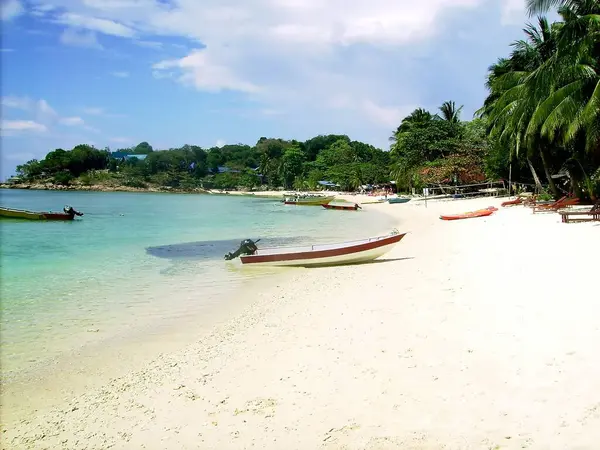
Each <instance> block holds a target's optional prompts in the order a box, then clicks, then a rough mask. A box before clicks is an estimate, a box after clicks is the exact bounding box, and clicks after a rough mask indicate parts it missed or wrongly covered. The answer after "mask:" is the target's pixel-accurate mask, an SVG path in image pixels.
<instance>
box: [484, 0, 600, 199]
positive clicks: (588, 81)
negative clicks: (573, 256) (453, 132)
mask: <svg viewBox="0 0 600 450" xmlns="http://www.w3.org/2000/svg"><path fill="white" fill-rule="evenodd" d="M549 6H558V12H559V15H560V17H561V20H560V21H558V22H556V23H552V24H550V23H549V22H548V20H547V19H545V18H543V17H540V18H538V24H537V26H534V25H532V24H528V25H527V27H526V28H525V29H524V32H525V35H526V39H525V40H521V41H517V42H515V43H513V45H512V46H513V51H512V53H511V54H510V55H509V57H508V58H501V59H499V60H498V61H497V62H496V64H494V65H492V66H491V67H490V69H489V75H488V82H487V87H488V88H489V91H490V93H489V96H488V98H487V99H486V101H485V104H484V106H483V108H482V109H481V110H480V111H479V113H480V116H481V117H483V118H485V119H486V120H488V126H489V134H490V136H491V137H492V138H493V139H496V140H497V141H498V142H499V143H501V148H502V149H504V152H505V155H504V156H503V158H504V159H509V158H512V159H516V160H520V161H521V162H520V164H521V165H523V160H526V161H527V163H528V164H529V163H532V164H530V167H531V168H532V171H535V165H536V164H540V165H541V167H542V169H543V173H544V175H545V179H546V181H547V183H548V185H549V187H550V190H551V191H552V193H553V194H554V196H559V195H561V192H560V186H559V185H558V184H557V181H555V178H554V177H553V176H552V175H555V174H557V172H559V171H564V172H566V173H568V175H569V176H568V179H569V180H570V185H568V186H565V188H566V189H567V190H569V191H571V192H572V193H574V194H575V195H577V196H579V197H585V196H589V197H591V198H592V199H594V198H596V197H597V196H599V195H600V191H599V190H598V182H597V175H595V174H597V172H598V166H599V165H600V2H599V1H598V0H568V1H567V0H563V1H560V0H556V1H549V0H528V7H529V10H530V11H531V12H532V13H534V14H537V13H544V12H547V10H548V7H549Z"/></svg>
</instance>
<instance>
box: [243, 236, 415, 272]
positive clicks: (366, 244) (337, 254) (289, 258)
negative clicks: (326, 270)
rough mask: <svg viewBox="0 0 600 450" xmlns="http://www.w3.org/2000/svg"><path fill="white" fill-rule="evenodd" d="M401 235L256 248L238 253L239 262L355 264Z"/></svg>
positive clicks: (375, 255) (375, 254) (383, 250)
mask: <svg viewBox="0 0 600 450" xmlns="http://www.w3.org/2000/svg"><path fill="white" fill-rule="evenodd" d="M404 236H406V233H404V234H392V235H388V236H381V237H377V238H371V239H364V240H361V241H356V242H349V243H341V244H333V245H313V246H312V247H304V248H298V249H295V248H281V249H264V250H258V251H257V252H256V253H255V254H254V255H246V256H241V257H240V259H241V261H242V264H245V265H251V266H298V267H323V266H338V265H347V264H359V263H364V262H368V261H372V260H374V259H376V258H379V257H380V256H383V255H385V254H386V253H387V252H389V251H390V250H391V249H392V248H393V247H394V246H395V245H396V244H397V243H398V242H400V241H401V240H402V238H404Z"/></svg>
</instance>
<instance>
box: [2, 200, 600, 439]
mask: <svg viewBox="0 0 600 450" xmlns="http://www.w3.org/2000/svg"><path fill="white" fill-rule="evenodd" d="M350 199H351V200H360V198H358V197H350ZM499 203H500V201H499V200H497V199H492V200H490V199H478V200H467V201H450V202H428V204H427V207H425V205H424V204H423V203H421V202H419V203H417V202H411V203H408V204H404V205H387V204H385V205H368V206H366V207H365V208H366V209H369V208H372V209H375V208H377V209H379V210H381V211H384V212H387V213H389V214H393V215H394V216H395V217H397V218H398V221H399V225H398V228H399V229H400V230H401V231H410V234H409V235H408V236H407V237H406V238H405V239H404V240H403V241H402V242H401V243H400V244H399V245H398V246H397V247H396V248H395V249H394V250H393V252H391V253H390V254H389V255H387V256H386V257H384V259H386V260H385V261H380V262H376V263H372V264H366V265H360V266H348V267H335V268H322V269H298V270H292V271H290V272H289V273H288V274H286V275H284V276H282V277H281V278H279V279H277V282H276V283H275V282H274V284H273V286H272V287H270V288H268V289H265V290H264V291H262V292H257V293H255V294H253V295H255V299H254V300H253V302H252V305H251V307H249V308H248V309H247V310H246V311H245V312H244V313H243V314H241V315H239V316H237V317H234V318H232V319H231V320H230V321H229V322H227V323H226V324H225V325H222V326H219V327H218V328H215V329H214V331H213V333H212V334H211V335H210V336H208V337H206V338H205V339H203V340H202V341H200V342H197V343H195V344H193V345H191V346H189V347H187V348H186V349H185V350H184V351H181V352H179V353H175V354H171V355H167V356H164V357H161V358H159V359H157V360H156V361H154V362H153V363H152V364H150V365H149V366H148V367H146V368H145V369H144V370H142V371H139V372H135V373H130V374H129V375H127V376H125V377H122V378H119V379H117V380H114V381H112V382H111V383H109V384H107V385H106V386H104V387H103V388H102V389H99V390H95V391H92V392H89V393H87V394H85V395H82V396H80V397H77V398H74V399H72V400H71V401H69V402H67V403H64V404H59V405H57V406H56V407H54V408H45V409H43V410H40V411H38V412H35V413H34V412H32V414H31V415H30V416H29V417H23V418H22V420H20V421H16V422H14V423H9V424H4V425H3V433H2V436H3V438H2V446H3V448H15V449H17V448H48V449H57V448H65V449H104V448H109V447H110V448H117V449H138V448H146V449H196V448H202V449H220V450H221V449H247V448H248V449H249V448H260V449H286V450H291V449H316V448H325V449H369V450H375V449H441V448H447V449H521V448H532V449H533V448H535V449H545V450H548V449H567V448H568V449H576V448H578V449H593V448H598V442H600V358H599V357H598V349H599V345H600V295H599V294H598V289H597V285H598V284H597V278H598V276H599V275H600V269H599V267H600V264H599V260H600V258H599V256H600V224H592V223H586V224H562V223H560V219H559V217H558V215H556V214H536V215H533V214H532V212H531V210H530V209H527V208H523V207H515V208H512V209H500V210H499V211H498V212H496V213H495V214H494V215H492V216H490V217H487V218H478V219H469V220H464V221H456V222H444V221H440V220H439V218H438V216H439V215H440V213H455V212H461V211H468V210H473V209H478V208H481V207H486V206H490V205H495V206H499ZM342 214H344V213H342Z"/></svg>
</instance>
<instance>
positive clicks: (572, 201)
mask: <svg viewBox="0 0 600 450" xmlns="http://www.w3.org/2000/svg"><path fill="white" fill-rule="evenodd" d="M578 203H579V199H578V198H574V197H569V198H567V197H563V198H561V199H560V200H557V201H555V202H553V203H548V204H536V205H535V206H534V207H533V213H534V214H535V213H536V212H554V211H558V210H559V209H563V208H570V207H571V206H574V205H576V204H578Z"/></svg>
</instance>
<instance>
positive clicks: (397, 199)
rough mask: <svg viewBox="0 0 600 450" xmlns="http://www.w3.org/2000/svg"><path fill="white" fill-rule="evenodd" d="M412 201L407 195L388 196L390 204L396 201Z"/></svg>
mask: <svg viewBox="0 0 600 450" xmlns="http://www.w3.org/2000/svg"><path fill="white" fill-rule="evenodd" d="M408 202H410V198H406V197H392V198H388V203H389V204H390V205H392V204H395V203H408Z"/></svg>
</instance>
